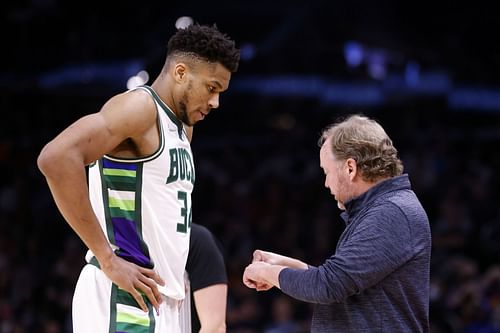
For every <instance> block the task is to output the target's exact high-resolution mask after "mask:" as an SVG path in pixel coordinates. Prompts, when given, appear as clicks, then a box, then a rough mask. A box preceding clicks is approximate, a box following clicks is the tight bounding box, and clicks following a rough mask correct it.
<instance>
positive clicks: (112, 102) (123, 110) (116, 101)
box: [101, 89, 157, 124]
mask: <svg viewBox="0 0 500 333" xmlns="http://www.w3.org/2000/svg"><path fill="white" fill-rule="evenodd" d="M101 112H102V113H104V114H107V115H111V116H113V117H114V118H120V119H122V120H127V119H128V120H130V121H132V122H139V123H142V124H155V123H156V116H157V111H156V105H155V102H154V100H153V98H152V97H151V96H150V95H149V93H148V92H147V91H144V90H142V89H136V90H129V91H126V92H123V93H120V94H117V95H114V96H113V97H111V98H110V99H109V100H108V101H107V102H106V103H105V104H104V106H103V108H102V109H101Z"/></svg>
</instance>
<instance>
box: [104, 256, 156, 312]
mask: <svg viewBox="0 0 500 333" xmlns="http://www.w3.org/2000/svg"><path fill="white" fill-rule="evenodd" d="M100 264H101V269H102V271H103V272H104V273H105V274H106V276H107V277H108V278H109V279H110V280H111V281H113V282H114V283H115V284H116V285H117V286H118V287H119V288H120V289H123V290H125V291H127V292H128V293H130V294H131V295H132V297H134V299H135V300H136V302H137V303H138V304H139V306H140V307H141V309H142V310H143V311H144V312H148V307H147V305H146V303H145V302H144V299H143V298H142V295H141V293H143V294H144V295H145V296H146V297H147V298H148V299H149V301H150V302H151V304H152V305H153V306H154V308H155V309H156V311H157V312H158V310H159V307H160V303H161V302H162V298H161V293H160V292H159V291H158V284H159V285H162V286H164V285H165V282H164V281H163V280H162V279H161V277H160V276H159V275H158V274H157V273H156V272H155V271H154V270H152V269H148V268H144V267H140V266H138V265H136V264H133V263H131V262H128V261H126V260H124V259H122V258H120V257H118V256H116V255H115V256H113V257H112V258H110V259H109V260H108V261H107V262H106V263H105V264H102V263H100Z"/></svg>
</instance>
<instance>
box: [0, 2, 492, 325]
mask: <svg viewBox="0 0 500 333" xmlns="http://www.w3.org/2000/svg"><path fill="white" fill-rule="evenodd" d="M180 16H191V17H193V18H194V20H195V21H196V22H199V23H202V24H214V23H216V24H217V26H218V27H219V29H220V30H222V31H223V32H225V33H227V34H229V35H230V36H231V37H232V38H234V39H235V40H236V42H237V45H238V46H239V47H240V48H241V49H242V61H241V63H240V69H239V71H238V73H236V74H235V75H233V79H232V81H231V85H230V89H229V90H228V92H226V93H224V94H223V95H222V97H221V107H220V109H219V110H217V111H216V112H214V113H212V114H211V115H210V117H209V119H208V121H206V122H203V123H201V124H199V125H197V126H196V130H195V134H194V141H193V144H192V147H193V151H194V154H195V162H196V169H197V183H196V187H195V191H194V193H193V202H194V204H193V205H194V206H193V209H194V211H193V220H194V221H195V222H197V223H200V224H203V225H206V226H208V227H209V228H210V229H211V230H212V231H213V232H214V234H215V235H216V237H217V238H218V239H219V240H220V241H221V244H222V246H223V248H224V255H225V259H226V264H227V267H228V274H229V277H230V285H229V290H230V295H229V304H228V322H227V324H228V331H229V332H268V333H269V332H307V328H308V320H309V318H310V310H311V307H310V306H309V305H307V304H304V303H300V302H296V301H294V300H292V299H290V298H289V297H287V296H282V294H281V293H280V292H278V291H271V292H267V293H257V292H255V291H253V290H250V289H247V288H245V287H244V286H243V285H242V283H241V276H242V273H243V269H244V267H245V266H246V265H247V264H248V263H249V261H250V260H251V253H252V250H253V249H255V248H263V249H267V250H271V251H278V252H280V253H283V254H285V255H291V256H296V257H298V258H300V259H302V260H304V261H307V262H308V263H311V264H319V263H321V262H322V261H323V260H324V259H325V258H327V257H328V256H330V255H331V254H332V253H333V251H334V249H335V245H336V240H337V238H338V236H339V234H340V233H341V232H342V230H343V222H342V221H341V220H340V218H339V213H340V212H339V210H338V209H337V208H336V205H335V202H334V201H333V198H332V197H331V196H330V194H329V193H328V191H327V190H326V189H325V188H324V187H323V175H322V172H321V170H320V168H319V159H318V156H319V148H318V146H317V139H318V137H319V134H320V132H321V130H322V129H323V128H324V127H325V126H326V125H328V124H329V123H331V122H332V121H334V120H335V119H336V118H337V117H338V116H342V115H346V114H349V113H364V114H366V115H369V116H371V117H374V118H375V119H377V120H379V121H380V122H381V123H382V125H383V126H384V127H385V128H386V130H387V132H388V134H389V135H390V136H391V138H392V139H393V141H394V142H395V145H396V147H397V148H398V150H399V152H400V156H401V158H402V159H403V162H404V163H405V170H406V172H408V173H409V174H410V179H411V181H412V184H413V186H414V190H415V192H416V193H417V195H418V196H419V198H420V199H421V201H422V202H423V204H424V206H425V208H426V210H427V212H428V214H429V218H430V223H431V228H432V234H433V254H432V267H431V280H432V283H431V311H430V312H431V323H432V332H434V333H437V332H468V333H469V332H470V333H473V332H481V333H484V332H486V333H489V332H500V267H499V265H498V261H499V250H500V242H499V241H500V211H499V203H500V202H499V201H500V200H499V199H500V198H499V191H498V188H499V185H500V184H499V178H498V172H497V171H498V170H499V168H500V157H499V154H498V144H499V143H500V80H499V73H500V43H499V37H498V33H499V31H500V29H499V28H500V26H499V24H498V21H499V20H498V19H497V17H496V15H495V10H494V9H493V8H489V7H488V6H487V5H486V4H481V3H479V2H477V3H474V4H472V3H466V4H463V5H457V4H454V3H452V2H439V3H437V2H430V1H420V2H416V3H407V2H389V1H378V2H375V1H349V2H347V1H318V0H316V1H314V0H310V1H307V2H306V1H279V0H278V1H262V0H255V1H252V2H236V1H218V2H198V1H182V2H176V3H167V2H149V3H146V2H142V3H139V2H129V1H121V2H116V1H99V2H98V1H86V2H78V3H74V2H64V1H57V0H33V1H17V2H15V3H14V2H13V3H10V4H4V5H3V8H2V11H1V12H0V17H1V26H0V34H1V35H0V36H1V39H0V40H1V43H2V47H1V49H2V51H1V53H0V54H1V60H2V61H0V88H1V94H0V107H1V116H2V117H1V120H0V124H1V125H0V175H1V181H0V333H4V332H28V331H29V332H47V333H49V332H50V333H55V332H69V331H71V321H70V313H71V297H72V292H73V288H74V285H75V283H76V280H77V277H78V274H79V272H80V269H81V267H82V266H83V265H84V254H85V248H84V246H83V244H82V242H81V241H80V240H79V239H78V238H77V237H76V236H75V234H74V233H73V232H72V231H71V230H70V228H69V227H68V226H67V224H66V223H65V222H64V220H63V219H62V217H61V216H60V214H59V213H58V211H57V209H56V207H55V205H54V203H53V201H52V198H51V195H50V192H49V191H48V187H47V185H46V183H45V180H44V179H43V177H42V175H41V174H40V172H39V171H38V169H37V167H36V157H37V156H38V153H39V152H40V150H41V148H42V147H43V145H44V144H45V143H47V142H48V141H49V140H51V139H52V138H53V137H54V136H55V135H57V133H59V132H60V131H61V130H62V129H64V128H65V127H66V126H68V125H69V124H71V123H72V122H73V121H75V120H76V119H78V118H79V117H81V116H83V115H85V114H89V113H93V112H97V111H98V110H99V109H100V107H101V106H102V104H103V103H104V102H105V101H106V100H107V99H108V98H109V97H111V96H112V95H113V94H115V93H118V92H121V91H124V90H126V89H127V86H126V83H127V79H128V78H129V77H130V76H132V75H135V74H137V72H138V71H140V70H147V71H148V72H149V75H150V81H149V82H148V83H151V82H152V79H154V78H155V77H156V75H157V74H158V73H159V70H160V69H161V66H162V64H163V61H164V57H165V50H166V43H167V41H168V38H169V37H170V36H171V35H172V33H174V32H175V22H176V20H177V18H179V17H180ZM349 45H350V46H351V47H348V46H349ZM347 50H350V51H349V52H347ZM356 51H359V52H358V53H356ZM356 55H358V57H356ZM353 57H354V58H353ZM348 59H351V60H352V61H354V62H352V63H351V65H349V63H350V62H349V61H348ZM356 59H357V60H358V61H357V62H356V61H355V60H356Z"/></svg>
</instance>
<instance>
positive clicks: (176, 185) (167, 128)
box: [87, 86, 195, 300]
mask: <svg viewBox="0 0 500 333" xmlns="http://www.w3.org/2000/svg"><path fill="white" fill-rule="evenodd" d="M137 89H144V90H146V91H147V92H149V94H151V96H152V97H153V99H154V101H155V104H156V108H157V110H158V119H159V121H158V123H159V127H160V147H159V149H158V151H157V152H156V153H154V154H153V155H151V156H148V157H145V158H140V159H124V158H115V157H112V156H107V155H105V156H104V157H102V158H101V159H100V160H98V161H97V162H96V163H95V164H94V165H92V166H91V167H89V192H90V200H91V203H92V206H93V208H94V212H95V213H96V215H97V217H98V219H99V222H100V224H101V227H102V228H103V230H104V233H105V234H106V236H107V238H108V240H109V242H110V244H111V246H112V247H113V249H114V250H115V253H116V254H117V255H118V256H120V257H122V258H124V259H126V260H128V261H130V262H133V263H136V264H138V265H140V266H143V267H147V268H154V270H155V271H156V272H157V273H158V274H159V275H160V276H161V278H162V279H163V280H164V281H165V283H166V285H165V286H164V287H161V286H159V288H160V292H161V293H163V294H164V295H165V296H168V297H171V298H174V299H177V300H180V299H183V298H184V296H185V288H184V269H185V266H186V260H187V255H188V250H189V233H190V226H191V192H192V190H193V185H194V181H195V171H194V161H193V155H192V152H191V146H190V144H189V140H188V138H187V137H186V133H185V131H184V128H183V125H182V122H180V121H179V120H178V119H177V117H176V116H175V114H174V113H173V112H172V111H171V110H170V109H169V108H168V106H167V105H166V104H165V103H164V102H163V101H162V100H161V99H160V98H159V96H158V95H157V94H156V93H155V92H154V91H153V90H152V89H151V88H150V87H148V86H141V87H138V88H137ZM92 256H93V254H92V253H91V252H90V251H89V253H87V261H90V259H91V258H92Z"/></svg>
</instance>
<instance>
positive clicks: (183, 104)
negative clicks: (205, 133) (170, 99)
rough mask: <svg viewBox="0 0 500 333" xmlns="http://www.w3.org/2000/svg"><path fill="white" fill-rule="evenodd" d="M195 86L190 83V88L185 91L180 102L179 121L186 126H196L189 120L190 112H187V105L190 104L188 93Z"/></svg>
mask: <svg viewBox="0 0 500 333" xmlns="http://www.w3.org/2000/svg"><path fill="white" fill-rule="evenodd" d="M192 86H193V84H192V82H191V81H189V83H188V86H187V88H186V90H184V93H183V95H182V97H181V99H180V101H179V114H178V117H179V120H180V121H182V122H183V123H184V124H186V125H188V126H193V125H194V124H193V123H192V122H191V121H190V120H189V116H188V110H187V104H188V99H189V97H188V91H190V90H191V88H192Z"/></svg>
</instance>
